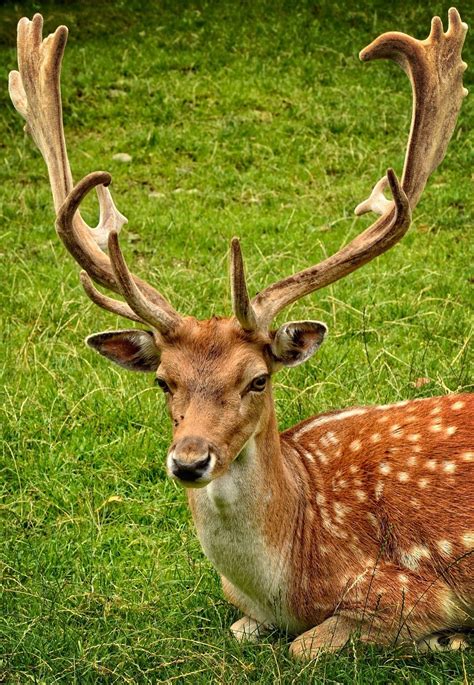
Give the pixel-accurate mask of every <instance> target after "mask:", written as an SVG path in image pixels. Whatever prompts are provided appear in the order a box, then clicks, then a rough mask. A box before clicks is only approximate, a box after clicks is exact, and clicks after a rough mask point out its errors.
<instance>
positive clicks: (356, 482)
mask: <svg viewBox="0 0 474 685" xmlns="http://www.w3.org/2000/svg"><path fill="white" fill-rule="evenodd" d="M354 485H356V486H357V487H360V486H361V485H362V481H361V479H360V478H355V480H354Z"/></svg>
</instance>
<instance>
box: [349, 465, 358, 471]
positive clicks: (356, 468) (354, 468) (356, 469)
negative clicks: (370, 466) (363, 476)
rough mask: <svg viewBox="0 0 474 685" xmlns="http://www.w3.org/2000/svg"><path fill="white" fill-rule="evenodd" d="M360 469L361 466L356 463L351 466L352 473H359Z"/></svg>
mask: <svg viewBox="0 0 474 685" xmlns="http://www.w3.org/2000/svg"><path fill="white" fill-rule="evenodd" d="M358 470H359V467H358V466H356V465H355V464H352V465H351V466H349V471H350V472H351V473H357V471H358Z"/></svg>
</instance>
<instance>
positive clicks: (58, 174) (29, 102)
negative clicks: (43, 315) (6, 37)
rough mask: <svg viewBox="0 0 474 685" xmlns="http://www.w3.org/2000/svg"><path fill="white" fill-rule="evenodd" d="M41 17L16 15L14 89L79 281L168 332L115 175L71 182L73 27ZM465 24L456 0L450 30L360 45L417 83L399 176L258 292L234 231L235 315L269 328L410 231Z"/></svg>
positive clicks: (102, 300) (441, 141)
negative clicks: (67, 109) (115, 193)
mask: <svg viewBox="0 0 474 685" xmlns="http://www.w3.org/2000/svg"><path fill="white" fill-rule="evenodd" d="M42 25H43V20H42V17H41V15H39V14H36V15H35V16H34V17H33V20H32V21H29V20H28V19H26V18H23V19H21V20H20V22H19V24H18V65H19V71H13V72H11V74H10V95H11V98H12V101H13V104H14V105H15V107H16V109H17V110H18V112H19V113H20V114H21V115H22V116H23V117H24V118H25V119H26V122H27V126H26V128H27V130H28V131H29V132H30V133H31V135H32V137H33V139H34V141H35V142H36V144H37V146H38V148H39V150H40V151H41V153H42V155H43V157H44V159H45V161H46V165H47V167H48V173H49V178H50V183H51V189H52V192H53V200H54V206H55V209H56V212H57V221H56V228H57V231H58V234H59V236H60V237H61V239H62V241H63V242H64V244H65V246H66V248H67V249H68V250H69V252H70V253H71V254H72V256H73V257H74V258H75V260H76V261H77V262H78V263H79V264H80V265H81V266H82V268H83V269H84V270H85V272H82V273H81V281H82V284H83V286H84V289H85V291H86V293H87V295H88V296H89V297H90V298H91V299H92V300H93V301H94V302H95V303H96V304H97V305H99V306H100V307H102V308H104V309H107V310H109V311H112V312H114V313H116V314H119V315H120V316H124V317H126V318H129V319H131V320H133V321H139V322H143V323H148V324H150V325H151V326H153V327H154V328H156V329H157V330H159V331H160V332H161V333H163V334H166V333H167V332H169V331H171V330H173V329H174V328H175V327H176V326H177V325H178V324H179V322H180V321H181V317H180V315H179V314H178V313H177V312H176V311H175V310H174V309H173V307H172V306H171V305H170V304H169V303H168V302H167V300H166V299H165V298H164V297H163V295H161V293H160V292H159V291H158V290H156V289H155V288H153V287H152V286H150V285H149V284H148V283H146V282H145V281H142V280H141V279H139V278H138V277H137V276H134V275H133V274H131V273H130V271H129V270H128V268H127V265H126V263H125V260H124V258H123V255H122V253H121V250H120V247H119V242H118V232H119V231H120V228H121V226H122V224H123V223H124V222H125V221H127V220H126V219H125V217H124V216H123V215H122V214H120V212H119V211H118V210H117V209H116V207H115V205H114V203H113V200H112V197H111V195H110V193H109V191H108V188H107V186H108V185H109V184H110V181H111V177H110V175H109V174H107V173H105V172H94V173H92V174H89V175H88V176H86V177H85V178H84V179H82V181H80V182H79V183H78V184H77V185H76V186H75V187H74V188H73V187H72V186H73V183H72V176H71V170H70V166H69V161H68V157H67V152H66V144H65V141H64V132H63V124H62V108H61V95H60V71H61V61H62V57H63V54H64V48H65V45H66V40H67V33H68V31H67V28H66V27H65V26H60V27H59V28H57V29H56V31H55V32H54V33H53V34H52V35H50V36H48V37H47V38H46V39H45V40H42ZM466 30H467V26H466V24H464V23H463V22H461V18H460V16H459V13H458V12H457V10H456V9H450V10H449V27H448V31H447V32H446V33H443V26H442V23H441V20H440V19H439V17H435V18H434V19H433V20H432V25H431V33H430V35H429V37H428V38H427V39H426V40H423V41H419V40H416V39H415V38H412V37H411V36H407V35H405V34H403V33H385V34H383V35H382V36H379V37H378V38H376V39H375V40H374V41H373V42H372V43H371V44H370V45H369V46H368V47H367V48H365V49H364V50H362V52H361V53H360V57H361V59H362V60H364V61H368V60H370V59H379V58H389V59H392V60H394V61H395V62H397V63H398V64H400V66H401V67H402V68H403V69H404V70H405V71H406V73H407V74H408V76H409V78H410V81H411V84H412V89H413V115H412V123H411V131H410V136H409V140H408V146H407V153H406V157H405V164H404V169H403V176H402V182H401V184H400V183H399V181H398V179H397V176H396V175H395V172H394V171H393V170H391V169H389V170H388V171H387V175H386V176H384V177H383V178H382V179H380V181H378V183H377V184H376V185H375V187H374V189H373V191H372V193H371V195H370V197H369V198H368V199H367V200H366V201H364V202H362V203H361V204H360V205H358V207H357V208H356V214H363V213H364V212H368V211H374V212H376V213H378V214H381V216H380V218H379V219H378V220H377V221H376V222H375V223H374V224H372V226H370V227H369V228H367V229H366V230H365V231H364V232H363V233H361V234H360V235H359V236H357V237H356V238H354V240H352V242H350V243H349V244H348V245H346V246H345V247H344V248H342V249H341V250H339V251H338V252H337V253H336V254H334V255H332V256H331V257H329V258H328V259H325V260H324V261H322V262H320V263H319V264H316V265H314V266H311V267H309V268H308V269H305V270H303V271H300V272H299V273H296V274H294V275H292V276H288V277H287V278H284V279H282V280H281V281H278V282H277V283H274V284H272V285H270V286H268V287H267V288H265V289H264V290H263V291H262V292H260V293H259V294H258V295H256V297H254V298H253V300H250V298H249V295H248V291H247V286H246V282H245V274H244V263H243V258H242V253H241V250H240V244H239V241H238V240H237V238H234V239H233V241H232V245H231V286H232V304H233V311H234V314H235V317H236V318H237V320H238V321H239V322H240V324H241V326H242V327H243V328H244V329H245V330H248V331H252V330H257V329H261V330H266V329H268V327H269V326H270V324H271V322H272V320H273V319H274V318H275V316H276V315H277V314H278V313H279V312H280V311H281V310H282V309H284V308H285V307H287V306H288V305H289V304H291V303H292V302H295V301H296V300H298V299H300V298H301V297H304V296H305V295H308V294H309V293H311V292H313V291H315V290H318V289H320V288H323V287H324V286H326V285H329V284H330V283H334V282H335V281H337V280H339V279H340V278H343V277H344V276H346V275H347V274H349V273H351V272H352V271H355V270H356V269H357V268H359V267H360V266H362V265H363V264H365V263H367V262H369V261H371V260H372V259H374V258H375V257H377V256H378V255H380V254H382V253H383V252H386V251H387V250H388V249H390V248H391V247H392V246H393V245H395V243H397V242H398V241H399V240H400V239H401V238H402V237H403V235H404V234H405V233H406V231H407V229H408V227H409V225H410V221H411V211H412V210H413V209H414V208H415V206H416V204H417V203H418V200H419V198H420V196H421V193H422V192H423V189H424V187H425V185H426V182H427V180H428V178H429V176H430V174H431V173H432V172H433V171H434V170H435V169H436V167H437V166H438V165H439V164H440V162H441V161H442V159H443V157H444V155H445V152H446V148H447V145H448V143H449V140H450V139H451V136H452V133H453V130H454V126H455V124H456V120H457V116H458V113H459V110H460V107H461V103H462V99H463V97H464V96H465V95H466V94H467V91H466V89H464V88H463V86H462V74H463V71H464V70H465V68H466V65H465V63H464V62H462V60H461V49H462V45H463V43H464V37H465V33H466ZM387 186H389V187H390V190H391V193H392V197H393V200H387V199H386V198H385V196H384V194H383V191H384V189H385V188H386V187H387ZM92 188H96V190H97V194H98V197H99V206H100V220H99V225H98V227H97V228H96V229H91V228H89V226H87V224H86V223H85V222H84V221H83V219H82V218H81V216H80V213H79V205H80V203H81V201H82V199H83V198H84V197H85V195H86V194H87V193H88V192H89V191H90V190H91V189H92ZM105 247H108V248H109V254H110V257H108V256H107V255H106V254H105V253H104V252H103V249H104V248H105ZM92 281H95V283H97V284H100V285H102V286H104V287H106V288H108V289H109V290H112V291H113V292H115V293H118V294H121V295H122V296H123V297H124V298H125V300H126V303H124V302H121V301H118V300H115V299H113V298H110V297H108V296H106V295H104V294H102V293H101V292H99V291H98V290H97V289H96V288H95V287H94V285H93V283H92Z"/></svg>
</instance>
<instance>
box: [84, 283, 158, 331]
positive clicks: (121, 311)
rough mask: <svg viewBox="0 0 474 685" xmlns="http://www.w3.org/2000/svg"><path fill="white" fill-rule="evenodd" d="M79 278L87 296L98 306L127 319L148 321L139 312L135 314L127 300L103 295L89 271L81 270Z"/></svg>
mask: <svg viewBox="0 0 474 685" xmlns="http://www.w3.org/2000/svg"><path fill="white" fill-rule="evenodd" d="M79 278H80V280H81V283H82V287H83V288H84V292H85V293H86V295H87V297H88V298H89V299H90V300H92V302H93V303H94V304H96V305H97V306H98V307H101V308H102V309H105V310H106V311H108V312H112V313H113V314H118V316H123V317H124V318H125V319H130V321H137V322H138V323H146V321H143V320H142V319H141V318H140V317H139V316H138V315H137V314H135V312H134V311H133V309H131V308H130V307H129V306H128V304H126V303H125V302H120V300H114V299H113V298H112V297H107V295H103V294H102V293H101V292H99V290H97V288H96V287H95V286H94V284H93V282H92V279H91V277H90V276H89V274H88V273H87V271H81V273H80V274H79Z"/></svg>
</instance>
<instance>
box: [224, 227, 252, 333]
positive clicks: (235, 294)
mask: <svg viewBox="0 0 474 685" xmlns="http://www.w3.org/2000/svg"><path fill="white" fill-rule="evenodd" d="M230 289H231V297H232V311H233V312H234V314H235V317H236V318H237V320H238V321H239V323H240V325H241V326H242V328H243V329H244V331H255V330H257V328H258V323H257V319H256V317H255V312H254V310H253V307H252V305H251V304H250V298H249V295H248V291H247V284H246V282H245V271H244V260H243V256H242V250H241V247H240V242H239V239H238V238H232V241H231V244H230Z"/></svg>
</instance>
